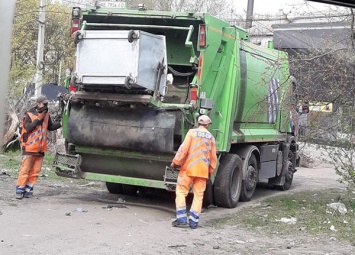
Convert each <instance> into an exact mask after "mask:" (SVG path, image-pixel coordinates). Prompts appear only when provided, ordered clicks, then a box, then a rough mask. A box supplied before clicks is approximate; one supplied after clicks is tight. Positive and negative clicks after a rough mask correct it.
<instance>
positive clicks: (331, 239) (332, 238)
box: [329, 236, 337, 241]
mask: <svg viewBox="0 0 355 255" xmlns="http://www.w3.org/2000/svg"><path fill="white" fill-rule="evenodd" d="M336 240H337V239H336V238H335V237H334V236H332V237H330V238H329V241H336Z"/></svg>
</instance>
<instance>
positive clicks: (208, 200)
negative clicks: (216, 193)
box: [202, 179, 214, 208]
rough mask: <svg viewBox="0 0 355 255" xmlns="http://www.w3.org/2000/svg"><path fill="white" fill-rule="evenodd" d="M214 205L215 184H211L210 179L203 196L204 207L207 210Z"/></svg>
mask: <svg viewBox="0 0 355 255" xmlns="http://www.w3.org/2000/svg"><path fill="white" fill-rule="evenodd" d="M213 204H214V197H213V184H212V182H211V179H208V180H207V183H206V190H205V193H204V194H203V202H202V207H204V208H206V207H208V206H209V205H213Z"/></svg>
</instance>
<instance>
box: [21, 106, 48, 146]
mask: <svg viewBox="0 0 355 255" xmlns="http://www.w3.org/2000/svg"><path fill="white" fill-rule="evenodd" d="M27 114H28V116H29V117H30V119H31V121H32V122H33V121H35V120H37V119H38V116H37V115H35V114H33V113H31V112H27ZM25 119H26V116H25V117H23V119H22V132H21V147H22V148H23V149H24V150H25V151H26V152H46V151H47V129H48V121H49V114H48V113H47V114H46V116H45V117H44V119H43V121H42V124H41V125H37V126H36V128H35V129H34V130H33V131H32V132H30V133H28V134H27V140H26V141H25V139H24V136H25V134H26V133H27V130H26V129H25Z"/></svg>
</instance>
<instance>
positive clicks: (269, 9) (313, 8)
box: [232, 0, 336, 14]
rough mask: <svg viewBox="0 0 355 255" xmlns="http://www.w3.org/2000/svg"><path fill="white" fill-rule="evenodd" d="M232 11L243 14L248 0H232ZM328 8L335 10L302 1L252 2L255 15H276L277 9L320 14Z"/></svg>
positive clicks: (327, 6)
mask: <svg viewBox="0 0 355 255" xmlns="http://www.w3.org/2000/svg"><path fill="white" fill-rule="evenodd" d="M232 1H233V9H234V10H235V12H236V13H245V11H246V9H247V6H248V0H232ZM329 8H336V7H335V6H331V5H329V4H321V3H315V2H311V1H304V0H254V13H255V14H276V13H278V11H279V9H283V10H284V12H285V13H288V12H290V11H292V12H293V13H294V12H297V11H300V10H303V11H305V12H321V11H324V10H326V9H329Z"/></svg>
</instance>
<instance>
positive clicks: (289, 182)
mask: <svg viewBox="0 0 355 255" xmlns="http://www.w3.org/2000/svg"><path fill="white" fill-rule="evenodd" d="M287 164H288V166H287V170H286V173H285V183H284V184H283V185H276V188H277V189H279V190H282V191H285V190H289V189H290V188H291V185H292V181H293V173H294V167H293V165H292V163H291V161H290V160H289V161H287Z"/></svg>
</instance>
